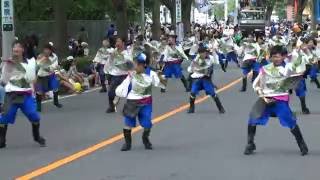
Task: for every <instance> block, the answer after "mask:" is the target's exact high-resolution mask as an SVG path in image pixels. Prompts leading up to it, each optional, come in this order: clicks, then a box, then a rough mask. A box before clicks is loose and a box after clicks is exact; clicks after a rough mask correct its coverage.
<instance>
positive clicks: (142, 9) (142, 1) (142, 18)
mask: <svg viewBox="0 0 320 180" xmlns="http://www.w3.org/2000/svg"><path fill="white" fill-rule="evenodd" d="M140 11H141V31H142V33H143V34H142V35H143V36H144V35H145V34H144V31H145V13H144V0H141V10H140Z"/></svg>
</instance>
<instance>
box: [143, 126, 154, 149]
mask: <svg viewBox="0 0 320 180" xmlns="http://www.w3.org/2000/svg"><path fill="white" fill-rule="evenodd" d="M150 131H151V130H150V129H145V130H144V131H143V134H142V142H143V144H144V147H145V149H147V150H152V149H153V148H152V144H151V142H150V140H149V136H150Z"/></svg>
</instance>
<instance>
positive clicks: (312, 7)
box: [310, 0, 317, 31]
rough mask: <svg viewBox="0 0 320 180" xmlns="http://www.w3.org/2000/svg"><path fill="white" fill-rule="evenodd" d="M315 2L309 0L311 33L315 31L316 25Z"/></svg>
mask: <svg viewBox="0 0 320 180" xmlns="http://www.w3.org/2000/svg"><path fill="white" fill-rule="evenodd" d="M315 1H316V0H311V1H310V11H311V12H310V13H311V29H312V30H313V31H315V30H316V24H317V13H316V4H315V3H317V2H315Z"/></svg>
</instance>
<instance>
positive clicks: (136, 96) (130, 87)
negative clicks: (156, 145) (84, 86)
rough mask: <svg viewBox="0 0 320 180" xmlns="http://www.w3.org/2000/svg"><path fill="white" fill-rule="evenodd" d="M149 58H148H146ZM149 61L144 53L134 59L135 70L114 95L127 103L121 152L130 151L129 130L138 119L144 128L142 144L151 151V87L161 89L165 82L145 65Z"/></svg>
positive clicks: (124, 110)
mask: <svg viewBox="0 0 320 180" xmlns="http://www.w3.org/2000/svg"><path fill="white" fill-rule="evenodd" d="M148 58H149V57H148ZM147 62H149V60H148V59H147V56H146V55H145V54H144V53H140V54H139V55H138V56H137V57H135V58H134V63H135V70H134V71H133V72H131V73H130V74H129V75H128V76H127V78H126V79H125V80H124V81H123V82H122V84H121V85H119V86H118V88H117V90H116V94H117V96H119V97H125V98H126V99H127V102H126V104H125V106H124V108H123V115H124V123H125V127H124V129H123V135H124V138H125V144H124V145H123V146H122V148H121V151H129V150H131V145H132V138H131V129H132V128H133V127H136V119H137V118H138V120H139V123H140V125H141V126H142V127H143V128H144V131H143V134H142V142H143V144H144V146H145V149H147V150H151V149H152V148H153V147H152V144H151V142H150V140H149V136H150V132H151V128H152V121H151V119H152V92H151V91H152V86H156V87H163V86H164V85H165V84H166V80H164V79H163V78H162V77H161V74H159V73H158V74H157V73H156V72H154V71H152V70H151V68H150V67H149V64H148V63H147Z"/></svg>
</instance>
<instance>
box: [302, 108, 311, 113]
mask: <svg viewBox="0 0 320 180" xmlns="http://www.w3.org/2000/svg"><path fill="white" fill-rule="evenodd" d="M302 114H310V110H309V109H308V108H304V109H302Z"/></svg>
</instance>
